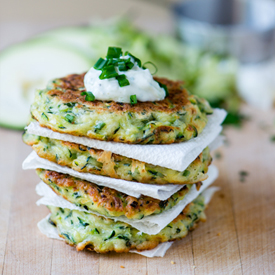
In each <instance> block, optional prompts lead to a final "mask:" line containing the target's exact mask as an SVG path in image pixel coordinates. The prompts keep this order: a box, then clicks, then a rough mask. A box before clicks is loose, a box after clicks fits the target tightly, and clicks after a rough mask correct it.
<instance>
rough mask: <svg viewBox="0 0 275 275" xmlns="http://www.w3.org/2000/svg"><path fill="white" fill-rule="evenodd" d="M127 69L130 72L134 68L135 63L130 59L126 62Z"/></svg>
mask: <svg viewBox="0 0 275 275" xmlns="http://www.w3.org/2000/svg"><path fill="white" fill-rule="evenodd" d="M126 66H127V69H128V70H130V69H132V68H133V67H134V63H133V62H131V60H130V58H129V59H128V60H127V61H126Z"/></svg>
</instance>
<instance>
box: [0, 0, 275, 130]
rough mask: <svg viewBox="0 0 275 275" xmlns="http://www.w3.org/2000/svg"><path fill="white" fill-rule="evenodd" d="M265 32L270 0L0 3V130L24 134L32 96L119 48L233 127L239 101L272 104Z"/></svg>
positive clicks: (274, 24)
mask: <svg viewBox="0 0 275 275" xmlns="http://www.w3.org/2000/svg"><path fill="white" fill-rule="evenodd" d="M274 30H275V2H274V1H272V0H247V1H244V0H243V1H242V0H238V1H237V0H189V1H179V0H178V1H177V0H161V1H160V0H155V1H141V0H139V1H134V0H101V1H93V0H89V1H88V0H79V1H64V0H55V1H53V0H48V1H34V0H25V1H15V0H10V1H5V0H0V125H1V126H3V127H8V128H13V129H23V127H24V126H25V125H26V123H27V121H28V115H29V105H30V103H31V102H32V100H33V94H34V91H35V89H42V88H44V87H45V85H46V83H47V82H48V80H50V79H52V78H56V77H60V76H63V75H66V74H69V73H80V72H84V71H86V70H88V69H89V68H90V67H91V66H93V65H94V63H95V61H96V60H97V59H98V57H100V56H105V53H106V49H107V47H108V46H121V47H123V49H124V50H129V51H130V52H131V53H133V54H134V55H136V56H138V57H140V59H141V60H142V61H143V62H146V61H152V62H153V63H154V64H155V65H156V66H157V68H158V72H157V75H158V76H165V77H167V78H172V79H179V80H184V81H185V86H186V88H187V89H188V90H189V92H190V93H194V94H197V95H199V96H202V97H205V98H206V99H208V100H209V101H210V103H211V105H212V106H213V107H222V108H225V109H227V111H228V117H227V119H226V121H225V123H226V124H231V125H235V126H240V125H241V124H242V122H243V120H244V119H245V116H244V115H243V114H242V111H241V106H242V104H243V102H246V103H248V104H249V105H251V106H254V108H256V109H255V110H260V111H268V110H270V109H272V108H273V106H274V99H275V78H274V77H273V76H274V73H275V61H274V50H275V31H274Z"/></svg>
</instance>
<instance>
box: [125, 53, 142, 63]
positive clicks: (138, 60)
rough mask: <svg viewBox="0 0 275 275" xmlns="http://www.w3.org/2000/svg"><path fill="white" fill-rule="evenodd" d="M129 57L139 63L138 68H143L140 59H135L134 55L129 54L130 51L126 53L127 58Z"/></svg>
mask: <svg viewBox="0 0 275 275" xmlns="http://www.w3.org/2000/svg"><path fill="white" fill-rule="evenodd" d="M127 55H129V56H131V57H132V58H133V59H134V61H135V62H137V64H138V66H139V67H141V61H140V59H139V58H137V57H135V56H134V55H132V54H131V53H129V52H128V51H127V52H125V56H127Z"/></svg>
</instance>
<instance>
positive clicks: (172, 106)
mask: <svg viewBox="0 0 275 275" xmlns="http://www.w3.org/2000/svg"><path fill="white" fill-rule="evenodd" d="M83 78H84V74H81V75H77V74H73V75H69V76H67V77H64V78H60V79H55V80H53V81H52V82H50V83H49V84H48V86H47V88H46V89H44V90H40V91H37V93H36V96H35V101H34V103H33V104H32V106H31V114H32V116H33V117H34V118H35V119H36V120H37V121H38V122H39V123H40V125H41V126H43V127H47V128H50V129H52V130H53V131H57V132H60V133H67V134H71V135H75V136H86V137H89V138H94V139H99V140H105V141H116V142H123V143H139V144H161V143H166V144H169V143H174V142H182V141H186V140H189V139H191V138H193V137H196V136H197V135H198V134H199V133H201V132H202V130H203V128H204V127H205V125H206V123H207V116H206V115H207V114H211V113H212V109H211V107H210V106H209V104H208V102H207V101H206V100H204V99H201V98H198V97H196V96H194V95H189V94H188V92H187V91H186V90H185V89H184V88H182V82H179V81H178V82H176V81H170V80H167V79H164V78H155V79H156V80H157V81H158V82H160V83H162V84H165V85H166V86H167V88H168V91H169V96H168V97H166V98H165V99H164V100H162V101H156V102H138V103H137V104H135V105H133V106H131V104H128V103H119V102H114V101H108V102H107V101H99V100H95V101H93V102H91V101H86V100H85V96H84V95H81V93H82V92H83V91H85V87H84V83H83Z"/></svg>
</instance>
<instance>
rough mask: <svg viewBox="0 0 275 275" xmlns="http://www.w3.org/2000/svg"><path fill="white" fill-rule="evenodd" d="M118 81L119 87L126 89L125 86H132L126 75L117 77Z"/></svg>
mask: <svg viewBox="0 0 275 275" xmlns="http://www.w3.org/2000/svg"><path fill="white" fill-rule="evenodd" d="M116 79H117V81H118V85H119V86H120V87H124V86H128V85H130V82H129V80H128V79H127V78H126V75H125V74H121V75H118V76H116Z"/></svg>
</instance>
